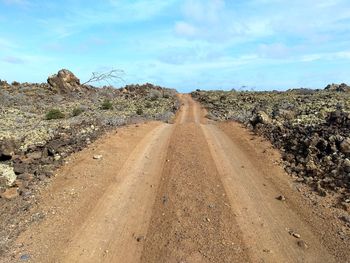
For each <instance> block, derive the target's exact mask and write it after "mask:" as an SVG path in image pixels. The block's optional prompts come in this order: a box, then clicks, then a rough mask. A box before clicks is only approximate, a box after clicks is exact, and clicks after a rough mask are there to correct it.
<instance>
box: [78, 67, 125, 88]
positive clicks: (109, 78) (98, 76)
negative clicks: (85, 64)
mask: <svg viewBox="0 0 350 263" xmlns="http://www.w3.org/2000/svg"><path fill="white" fill-rule="evenodd" d="M123 74H124V71H123V70H120V69H112V70H110V71H108V72H92V74H91V77H90V79H89V80H88V81H86V82H84V83H83V84H82V85H86V84H88V83H92V82H100V81H106V82H107V83H108V85H111V84H110V82H113V81H115V80H119V81H122V82H125V81H124V79H123V78H122V75H123Z"/></svg>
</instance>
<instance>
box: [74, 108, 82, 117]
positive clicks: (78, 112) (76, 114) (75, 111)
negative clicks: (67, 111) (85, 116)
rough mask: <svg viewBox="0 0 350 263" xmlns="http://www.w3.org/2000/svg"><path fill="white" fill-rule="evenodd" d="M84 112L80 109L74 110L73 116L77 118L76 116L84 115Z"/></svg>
mask: <svg viewBox="0 0 350 263" xmlns="http://www.w3.org/2000/svg"><path fill="white" fill-rule="evenodd" d="M83 112H84V109H83V108H80V107H78V108H74V109H73V112H72V115H73V117H75V116H78V115H80V114H82V113H83Z"/></svg>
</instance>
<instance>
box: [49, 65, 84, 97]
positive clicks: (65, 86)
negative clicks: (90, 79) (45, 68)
mask: <svg viewBox="0 0 350 263" xmlns="http://www.w3.org/2000/svg"><path fill="white" fill-rule="evenodd" d="M47 83H48V84H49V85H50V86H51V88H52V89H53V90H55V91H57V92H59V93H70V92H74V91H83V90H86V88H83V87H82V86H80V80H79V79H78V78H77V77H76V76H75V75H74V74H73V73H72V72H71V71H69V70H67V69H61V70H60V71H58V73H57V74H54V75H52V76H50V77H49V78H48V79H47Z"/></svg>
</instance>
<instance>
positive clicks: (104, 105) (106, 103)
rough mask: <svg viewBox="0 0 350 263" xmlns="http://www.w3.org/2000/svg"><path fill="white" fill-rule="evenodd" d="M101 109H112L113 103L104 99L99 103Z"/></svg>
mask: <svg viewBox="0 0 350 263" xmlns="http://www.w3.org/2000/svg"><path fill="white" fill-rule="evenodd" d="M101 109H102V110H111V109H113V104H112V102H111V101H110V100H105V101H104V102H103V103H102V105H101Z"/></svg>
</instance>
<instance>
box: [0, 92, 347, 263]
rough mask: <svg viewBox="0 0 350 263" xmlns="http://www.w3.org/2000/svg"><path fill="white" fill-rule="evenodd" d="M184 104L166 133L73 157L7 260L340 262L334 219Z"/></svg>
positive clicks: (148, 126)
mask: <svg viewBox="0 0 350 263" xmlns="http://www.w3.org/2000/svg"><path fill="white" fill-rule="evenodd" d="M181 99H182V101H183V106H182V108H181V110H180V113H179V116H177V120H176V122H175V124H172V125H170V124H163V123H157V122H150V123H144V124H140V125H137V126H138V127H131V126H130V127H125V128H122V129H119V130H118V132H117V133H115V134H110V135H108V136H106V137H104V138H102V139H101V140H99V141H97V142H96V143H94V144H93V145H91V146H90V147H89V148H87V149H85V150H84V151H82V152H80V153H78V154H76V155H75V156H72V157H71V158H70V160H69V163H68V164H67V165H66V166H65V167H63V168H62V169H61V170H60V171H58V173H57V176H56V178H55V179H54V180H53V182H52V183H51V184H50V185H49V186H48V187H47V188H46V189H43V191H42V193H41V200H40V202H39V204H38V206H37V208H36V210H37V213H42V214H44V215H45V217H43V219H42V220H38V221H37V222H34V223H33V224H32V225H31V227H30V228H29V229H28V230H27V231H26V232H24V233H23V234H22V235H21V236H20V237H19V238H18V240H17V242H16V244H15V245H14V248H13V251H12V252H11V255H10V257H8V258H6V259H4V260H5V261H4V262H9V261H12V262H21V259H20V257H21V256H25V259H26V260H27V261H28V262H69V263H71V262H84V263H86V262H174V263H175V262H188V263H190V262H347V259H349V258H350V252H349V249H348V247H349V242H345V241H344V240H343V241H342V240H341V239H340V238H339V237H338V236H337V235H336V231H337V221H336V220H335V219H334V217H332V215H331V214H329V213H327V209H323V208H315V207H314V206H312V205H310V204H309V203H307V202H305V200H304V199H303V198H302V196H301V194H300V193H299V192H298V191H297V190H296V189H295V187H293V183H292V181H291V179H290V178H289V177H288V176H287V175H286V174H285V173H284V172H283V171H282V169H281V167H279V166H278V165H276V164H275V163H276V162H277V161H278V158H279V156H278V153H277V152H276V151H275V150H274V149H272V148H271V147H270V145H269V144H268V143H267V142H265V141H262V140H260V139H259V138H256V137H252V135H250V134H249V132H247V131H246V130H245V129H243V128H242V127H240V126H239V125H238V124H235V123H222V124H216V123H214V122H207V121H206V120H205V118H204V117H203V115H204V114H205V113H204V111H203V110H202V109H201V108H200V106H199V105H198V104H196V103H195V102H194V101H193V100H192V99H191V98H190V97H189V96H188V95H182V97H181ZM94 154H101V155H102V156H103V157H102V159H100V160H94V159H93V158H92V156H93V155H94ZM279 195H283V196H285V198H286V200H285V201H280V200H277V199H276V197H277V196H279ZM22 259H23V258H22Z"/></svg>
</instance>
